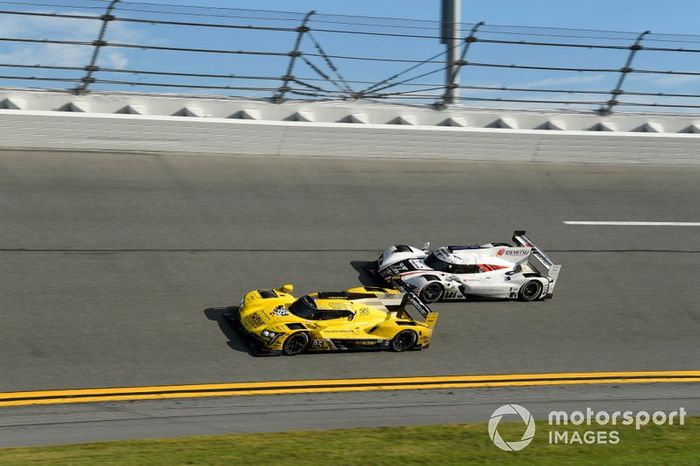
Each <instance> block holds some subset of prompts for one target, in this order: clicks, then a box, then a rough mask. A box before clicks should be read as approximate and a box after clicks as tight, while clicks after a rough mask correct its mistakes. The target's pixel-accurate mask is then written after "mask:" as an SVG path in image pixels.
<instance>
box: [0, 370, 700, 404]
mask: <svg viewBox="0 0 700 466" xmlns="http://www.w3.org/2000/svg"><path fill="white" fill-rule="evenodd" d="M687 382H700V371H648V372H571V373H547V374H495V375H447V376H426V377H391V378H386V377H385V378H367V379H327V380H288V381H279V382H237V383H219V384H198V385H163V386H150V387H119V388H80V389H70V390H43V391H24V392H4V393H0V407H2V406H25V405H38V404H42V405H46V404H60V403H94V402H101V401H127V400H154V399H168V398H200V397H213V396H245V395H281V394H293V393H326V392H351V391H352V392H354V391H384V390H427V389H428V390H429V389H444V388H481V387H528V386H551V385H583V384H640V383H687Z"/></svg>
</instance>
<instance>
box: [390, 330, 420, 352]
mask: <svg viewBox="0 0 700 466" xmlns="http://www.w3.org/2000/svg"><path fill="white" fill-rule="evenodd" d="M417 342H418V335H416V332H414V331H413V330H402V331H400V332H399V333H397V334H396V335H395V336H394V338H392V339H391V349H393V350H394V351H398V352H399V353H400V352H401V351H406V350H409V349H411V348H413V347H414V346H416V343H417Z"/></svg>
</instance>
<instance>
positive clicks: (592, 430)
mask: <svg viewBox="0 0 700 466" xmlns="http://www.w3.org/2000/svg"><path fill="white" fill-rule="evenodd" d="M513 414H515V415H518V416H520V418H521V419H522V421H523V422H524V423H525V426H526V427H525V432H524V433H523V435H522V437H521V438H520V440H516V441H512V442H507V441H505V440H503V437H501V434H500V433H499V432H498V425H499V423H500V422H501V419H502V418H503V416H507V415H513ZM686 414H687V412H686V410H685V408H683V407H681V408H679V409H678V410H676V411H670V412H666V411H654V412H649V411H612V412H609V411H595V410H593V409H592V408H590V407H587V408H586V409H585V410H581V411H571V412H567V411H550V413H549V416H548V418H547V423H548V440H549V444H565V445H604V444H611V445H617V444H618V443H620V432H619V431H618V430H616V427H617V426H618V425H620V426H634V430H635V431H639V430H641V429H642V427H644V426H646V425H648V424H650V423H651V424H653V425H656V426H662V425H668V426H674V425H677V426H683V425H685V416H686ZM559 426H561V427H559ZM489 436H490V437H491V441H492V442H493V443H494V445H496V446H497V447H498V448H500V449H501V450H504V451H520V450H522V449H523V448H525V447H527V446H528V445H530V443H531V442H532V440H533V438H534V437H535V420H534V418H533V417H532V414H530V411H528V410H527V409H525V408H524V407H522V406H520V405H516V404H507V405H503V406H501V407H499V408H498V409H496V411H494V412H493V414H492V415H491V418H490V419H489Z"/></svg>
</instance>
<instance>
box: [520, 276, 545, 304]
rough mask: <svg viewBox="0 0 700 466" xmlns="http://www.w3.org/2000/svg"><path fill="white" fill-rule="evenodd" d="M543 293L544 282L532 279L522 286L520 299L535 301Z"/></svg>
mask: <svg viewBox="0 0 700 466" xmlns="http://www.w3.org/2000/svg"><path fill="white" fill-rule="evenodd" d="M541 294H542V283H540V282H538V281H537V280H530V281H529V282H527V283H525V284H524V285H523V286H521V287H520V291H519V292H518V299H519V300H520V301H534V300H536V299H537V298H539V297H540V295H541Z"/></svg>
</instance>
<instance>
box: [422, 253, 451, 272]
mask: <svg viewBox="0 0 700 466" xmlns="http://www.w3.org/2000/svg"><path fill="white" fill-rule="evenodd" d="M425 265H427V266H428V267H430V268H431V269H433V270H437V271H438V272H452V270H453V269H454V265H453V264H450V263H449V262H445V261H444V260H442V259H440V258H438V257H437V256H436V255H435V253H432V254H430V255H429V256H428V257H426V258H425Z"/></svg>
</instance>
